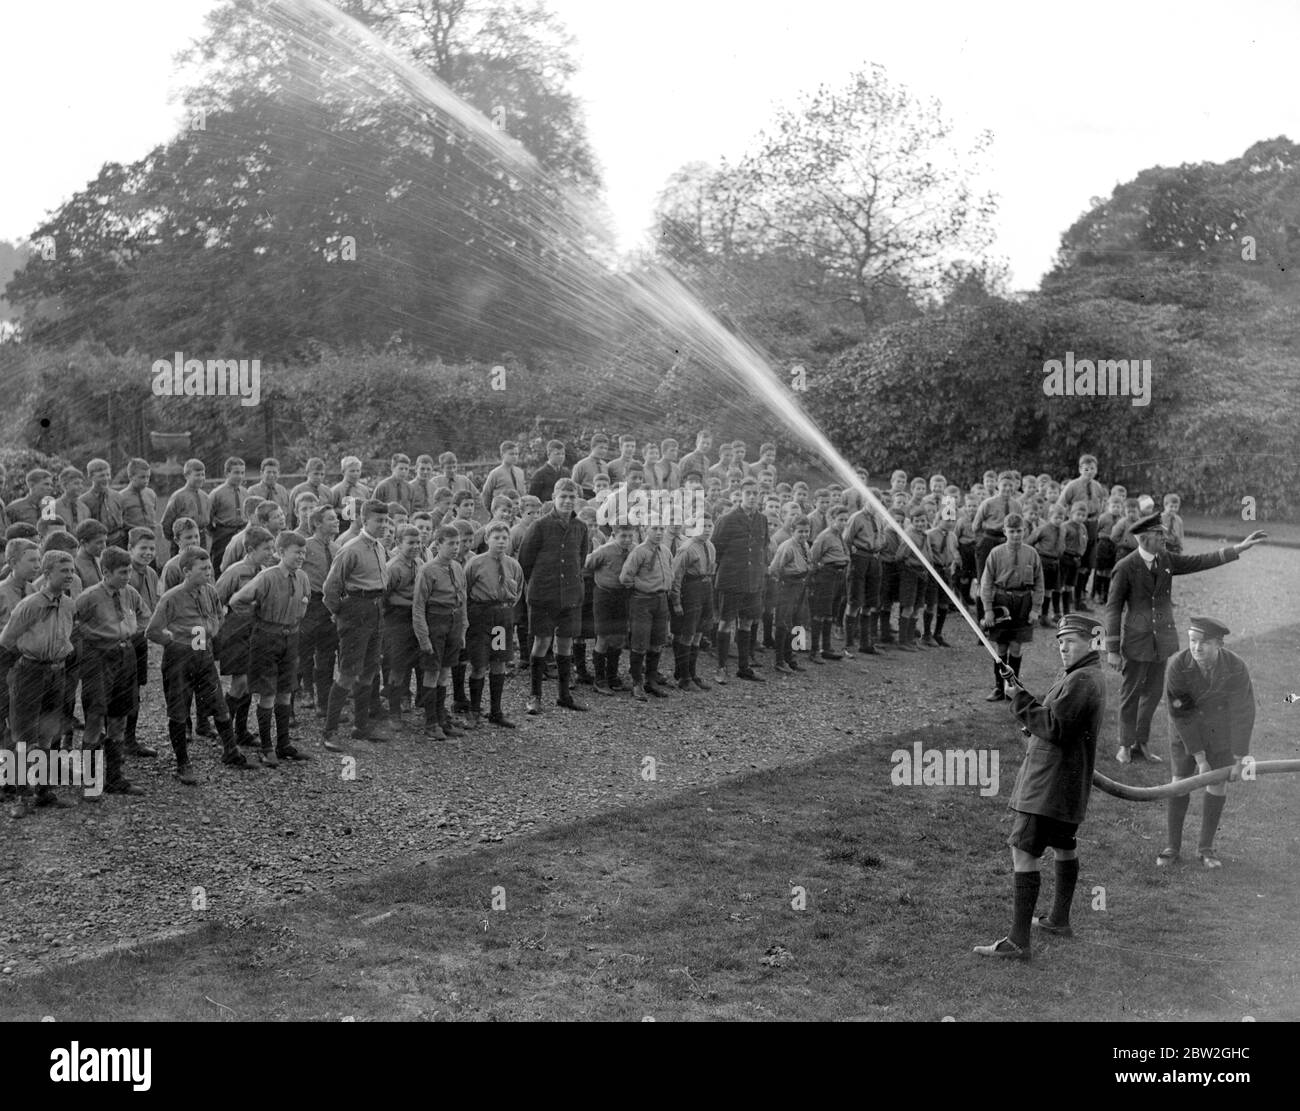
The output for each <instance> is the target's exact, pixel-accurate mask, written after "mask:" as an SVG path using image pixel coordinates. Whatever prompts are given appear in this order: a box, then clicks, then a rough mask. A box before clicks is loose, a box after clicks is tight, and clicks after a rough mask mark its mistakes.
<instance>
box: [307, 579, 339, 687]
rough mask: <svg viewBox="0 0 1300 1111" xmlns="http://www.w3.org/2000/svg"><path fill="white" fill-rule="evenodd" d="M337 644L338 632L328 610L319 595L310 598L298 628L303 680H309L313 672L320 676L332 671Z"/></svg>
mask: <svg viewBox="0 0 1300 1111" xmlns="http://www.w3.org/2000/svg"><path fill="white" fill-rule="evenodd" d="M338 644H339V634H338V631H337V630H336V629H335V628H334V622H333V620H332V619H331V618H330V611H329V610H327V609H326V608H325V603H324V602H322V601H321V600H320V598H319V597H314V598H312V600H311V601H310V602H308V603H307V613H306V614H305V615H304V616H303V619H302V624H301V626H299V629H298V662H299V663H300V664H301V666H302V671H303V677H304V679H305V680H310V679H311V678H312V675H313V673H314V672H319V673H320V675H321V676H322V677H323V676H324V675H325V673H326V672H329V673H333V670H334V650H335V649H336V648H338Z"/></svg>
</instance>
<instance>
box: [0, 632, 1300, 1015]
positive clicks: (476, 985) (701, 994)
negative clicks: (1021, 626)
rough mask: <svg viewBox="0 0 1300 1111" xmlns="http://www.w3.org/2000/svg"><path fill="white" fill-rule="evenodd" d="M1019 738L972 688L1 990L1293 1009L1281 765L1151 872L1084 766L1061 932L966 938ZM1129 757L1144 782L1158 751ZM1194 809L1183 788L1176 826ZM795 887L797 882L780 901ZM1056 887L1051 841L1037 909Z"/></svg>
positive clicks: (519, 1002)
mask: <svg viewBox="0 0 1300 1111" xmlns="http://www.w3.org/2000/svg"><path fill="white" fill-rule="evenodd" d="M1290 635H1291V634H1290V632H1289V630H1284V631H1280V632H1279V633H1278V634H1277V636H1278V638H1279V639H1285V638H1287V637H1289V636H1290ZM1277 647H1278V645H1270V644H1268V643H1264V642H1259V641H1257V642H1255V643H1254V644H1253V646H1252V652H1251V658H1252V661H1259V662H1258V664H1257V666H1256V667H1255V680H1256V685H1257V688H1260V689H1265V690H1266V689H1270V688H1278V687H1280V686H1284V685H1285V682H1284V679H1285V669H1286V664H1285V661H1284V660H1282V658H1281V655H1280V654H1279V653H1278V652H1277V651H1276V650H1275V649H1276V648H1277ZM1270 649H1274V650H1272V651H1270ZM1290 713H1291V707H1288V706H1286V705H1285V704H1281V703H1280V702H1279V701H1278V700H1277V699H1273V698H1268V699H1263V698H1262V699H1261V717H1260V723H1259V726H1258V727H1257V733H1256V736H1257V738H1258V742H1257V744H1256V752H1257V754H1258V755H1259V756H1260V758H1265V757H1267V756H1270V755H1272V756H1284V755H1292V754H1293V750H1294V747H1295V746H1294V742H1292V741H1288V740H1285V739H1284V736H1283V735H1284V732H1285V731H1284V729H1283V728H1282V727H1283V726H1285V725H1289V723H1290V721H1291V720H1293V719H1291V718H1288V717H1287V716H1286V715H1289V714H1290ZM915 741H920V742H921V743H922V745H923V746H924V747H926V748H940V749H945V748H970V747H979V746H981V745H993V746H996V747H997V748H998V750H999V752H1000V757H1001V760H1000V778H1001V783H1000V791H999V794H998V796H997V797H990V798H986V797H981V795H980V793H979V789H978V788H977V787H974V786H972V787H921V786H908V787H902V786H894V785H893V784H892V783H891V781H890V770H891V767H892V765H891V762H890V753H891V752H892V751H893V750H895V749H907V750H910V748H911V745H912V744H913V742H915ZM1020 752H1021V742H1020V740H1019V735H1018V733H1017V731H1016V730H1015V728H1014V727H1013V726H1012V725H1011V723H1010V715H1009V713H1007V711H1006V710H1005V708H1004V707H1002V706H985V705H984V704H982V703H981V704H979V706H978V707H973V708H972V710H971V712H970V713H969V714H966V715H964V716H963V717H962V718H961V719H960V720H954V721H951V722H950V723H948V724H945V725H943V726H940V727H930V728H927V729H922V730H918V731H916V732H915V733H909V734H906V735H896V736H893V737H890V738H887V739H885V740H882V741H878V742H875V743H870V744H865V745H860V746H857V747H855V748H853V749H850V750H848V751H845V752H841V753H837V754H835V755H833V756H830V757H825V758H821V759H818V760H815V761H812V762H809V763H806V764H802V765H798V766H795V767H790V768H784V769H775V770H770V771H762V772H758V773H754V774H750V775H746V776H742V777H738V778H734V779H731V780H728V781H724V782H721V783H719V784H716V785H714V786H713V787H711V788H709V789H700V790H691V791H688V792H685V793H681V794H677V795H675V796H672V797H666V798H665V799H664V800H662V801H659V802H651V803H649V804H648V805H643V806H633V807H628V808H625V809H622V810H619V811H615V812H613V813H609V814H606V815H603V816H601V817H599V818H596V819H592V820H586V821H582V822H576V823H573V824H570V825H565V826H559V827H553V828H551V829H549V830H546V831H543V832H542V833H540V834H537V835H534V836H529V837H526V838H519V839H516V840H512V841H507V842H503V843H500V844H495V845H491V846H488V847H485V848H482V849H480V850H478V851H475V852H473V853H470V854H468V855H465V856H461V857H457V858H453V859H450V860H445V861H442V862H440V863H438V864H436V865H428V864H423V863H414V864H412V865H411V866H409V867H405V868H401V869H395V870H391V871H388V872H386V873H383V874H380V875H377V876H375V877H374V878H372V879H370V880H368V881H366V882H363V883H360V884H357V885H355V886H350V887H344V888H342V889H339V890H338V891H337V892H336V893H334V894H332V895H321V896H317V897H314V898H311V899H308V900H305V901H302V902H299V903H296V904H294V905H292V906H290V907H287V908H284V909H282V910H276V911H271V912H268V913H265V914H260V915H258V916H257V917H256V918H251V919H248V920H243V921H238V922H236V923H234V924H233V925H221V926H216V925H214V926H207V927H202V928H200V929H199V930H198V931H197V932H195V933H192V934H190V935H188V936H185V937H183V938H181V939H177V940H172V941H165V942H160V943H155V944H152V945H149V946H145V947H142V948H140V949H137V950H131V951H124V952H121V953H119V954H115V955H112V956H109V957H104V958H100V959H97V960H94V961H90V962H87V963H83V964H79V965H76V966H72V967H67V968H62V969H59V970H56V971H53V972H50V973H47V974H45V975H41V976H36V977H30V978H24V979H22V980H16V981H11V982H9V983H6V984H4V985H3V987H0V1012H2V1013H4V1014H5V1015H6V1016H8V1017H12V1018H20V1019H31V1018H39V1017H41V1016H42V1015H53V1016H54V1017H55V1018H57V1019H59V1020H60V1021H64V1020H75V1019H92V1020H110V1019H111V1020H132V1019H166V1020H187V1019H228V1020H268V1019H339V1018H343V1017H348V1016H351V1017H353V1018H354V1019H355V1020H357V1021H362V1020H366V1019H393V1018H398V1019H402V1018H405V1019H444V1020H445V1019H498V1020H520V1019H539V1018H541V1019H609V1020H640V1019H642V1018H644V1017H646V1016H651V1017H653V1018H654V1019H656V1020H660V1021H663V1020H674V1019H678V1020H681V1019H795V1020H797V1019H828V1018H834V1019H867V1020H935V1019H939V1018H942V1017H944V1016H952V1017H953V1018H955V1019H956V1020H958V1021H967V1020H991V1019H998V1020H1008V1019H1017V1020H1035V1019H1036V1020H1050V1019H1062V1018H1082V1019H1109V1020H1116V1019H1135V1020H1151V1019H1221V1020H1229V1021H1240V1020H1241V1019H1242V1017H1244V1016H1246V1015H1251V1016H1253V1017H1254V1018H1256V1019H1257V1020H1259V1021H1267V1020H1286V1019H1290V1020H1296V1019H1298V1018H1300V967H1298V966H1297V957H1296V948H1295V936H1296V935H1295V929H1296V923H1297V922H1298V921H1300V883H1298V882H1297V874H1298V873H1300V868H1298V867H1297V865H1298V864H1300V831H1298V830H1297V826H1296V822H1295V814H1296V813H1297V808H1298V807H1300V778H1298V777H1295V776H1272V777H1266V778H1261V780H1260V782H1259V783H1258V784H1256V785H1254V786H1253V787H1252V786H1249V785H1244V784H1243V785H1239V786H1235V787H1234V788H1233V789H1232V790H1231V792H1230V794H1229V804H1228V808H1227V811H1226V813H1225V816H1224V821H1223V826H1222V828H1221V832H1220V837H1219V847H1220V850H1221V852H1222V854H1223V856H1224V857H1225V860H1226V862H1227V863H1226V867H1224V868H1223V869H1222V870H1221V871H1219V872H1217V873H1206V872H1203V871H1200V870H1197V869H1195V868H1193V867H1190V866H1183V867H1182V868H1180V869H1178V870H1176V871H1174V872H1172V873H1169V874H1167V873H1164V872H1157V870H1156V869H1155V867H1154V865H1153V857H1154V854H1155V853H1156V851H1157V850H1158V849H1159V848H1160V847H1161V845H1162V844H1163V840H1164V832H1163V830H1164V819H1163V809H1162V808H1161V807H1160V806H1159V805H1158V804H1157V805H1151V804H1134V803H1126V802H1121V801H1119V800H1116V799H1112V798H1110V797H1108V796H1104V795H1101V794H1094V796H1093V804H1092V809H1091V811H1090V813H1089V818H1088V822H1087V824H1086V825H1085V826H1084V829H1083V837H1082V838H1081V846H1080V847H1081V858H1082V866H1083V872H1082V876H1081V879H1080V884H1079V892H1078V894H1077V896H1076V900H1075V904H1074V922H1075V926H1076V929H1077V931H1078V936H1077V937H1076V938H1075V939H1074V940H1063V939H1049V940H1046V941H1041V942H1039V943H1038V947H1037V949H1036V951H1035V958H1034V961H1033V963H1032V964H1031V965H1029V966H1027V967H1026V966H1020V965H1006V964H1002V963H1000V962H999V963H994V962H987V961H982V960H980V959H979V958H976V957H974V956H973V955H972V954H971V953H970V947H971V945H972V944H974V943H976V942H982V941H989V940H992V939H993V938H995V937H998V936H1000V935H1001V934H1003V933H1005V931H1006V927H1007V925H1008V914H1009V906H1010V865H1009V861H1008V856H1009V854H1008V852H1007V850H1006V848H1005V838H1006V835H1007V832H1008V829H1009V825H1010V812H1009V811H1008V809H1007V807H1006V798H1007V796H1008V794H1009V792H1010V789H1011V785H1012V782H1013V778H1014V774H1015V770H1016V767H1017V766H1018V763H1019V756H1020ZM1106 770H1107V771H1108V773H1110V774H1117V773H1116V770H1115V768H1114V766H1113V765H1112V766H1108V767H1107V768H1106ZM1126 774H1127V775H1129V776H1130V777H1131V778H1132V779H1134V780H1138V781H1141V782H1147V783H1151V782H1157V781H1159V780H1160V779H1162V778H1163V777H1164V775H1165V774H1166V773H1165V771H1164V769H1163V768H1161V769H1155V768H1147V767H1143V768H1141V769H1139V770H1137V771H1130V772H1127V773H1126ZM1198 822H1199V802H1194V803H1193V806H1192V811H1191V814H1190V816H1189V820H1188V836H1189V838H1194V837H1195V835H1196V829H1197V823H1198ZM1192 843H1193V844H1194V841H1193V842H1192ZM794 888H802V889H803V891H804V894H805V899H806V905H805V909H802V910H801V909H795V907H794V906H793V905H792V904H793V903H794V902H796V901H797V900H798V892H796V891H794V890H793V889H794ZM1102 888H1104V892H1102V891H1100V890H1099V889H1102ZM1052 889H1053V880H1052V871H1051V867H1050V865H1048V867H1046V868H1045V870H1044V884H1043V893H1042V897H1041V900H1040V908H1041V909H1046V908H1047V907H1048V906H1049V905H1050V903H1049V900H1050V899H1051V894H1052ZM1103 895H1104V909H1102V896H1103ZM494 896H495V897H496V901H497V905H498V907H499V908H500V909H493V908H492V904H493V900H494Z"/></svg>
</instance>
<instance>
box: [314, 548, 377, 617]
mask: <svg viewBox="0 0 1300 1111" xmlns="http://www.w3.org/2000/svg"><path fill="white" fill-rule="evenodd" d="M387 562H388V560H387V557H386V556H385V554H384V550H383V545H382V544H380V543H379V541H378V540H376V539H375V538H374V537H372V536H371V535H370V534H369V533H368V532H365V531H364V530H363V531H362V532H361V533H360V534H359V535H357V536H354V537H353V538H352V539H351V540H349V541H348V542H347V543H346V544H344V545H343V547H342V548H340V549H339V551H338V553H337V554H336V555H335V556H334V562H333V563H332V564H331V565H330V569H329V574H328V575H326V576H325V589H324V601H325V608H326V609H328V610H329V611H330V613H334V614H337V613H338V611H339V607H340V606H341V605H342V604H343V595H344V594H358V593H360V592H362V591H366V592H369V591H380V590H383V589H384V567H385V565H386V564H387Z"/></svg>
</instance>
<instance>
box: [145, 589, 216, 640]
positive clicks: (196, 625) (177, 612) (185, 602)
mask: <svg viewBox="0 0 1300 1111" xmlns="http://www.w3.org/2000/svg"><path fill="white" fill-rule="evenodd" d="M221 608H222V607H221V599H220V598H218V597H217V591H216V588H215V587H214V586H213V585H212V584H211V583H200V584H199V585H198V586H195V587H190V586H186V585H185V583H181V585H180V586H174V587H172V589H171V590H168V591H166V592H165V593H164V594H163V596H162V597H161V598H159V599H158V608H157V609H156V610H154V611H153V616H152V617H151V618H150V619H149V625H148V627H147V628H146V629H145V635H146V636H147V637H148V638H149V639H150V640H152V641H153V642H154V643H156V644H168V643H170V641H169V640H168V639H167V637H166V636H165V635H164V634H165V633H171V635H172V637H173V638H174V639H175V640H176V641H177V642H178V643H182V644H185V645H187V646H188V645H190V644H191V643H192V641H193V638H194V635H195V632H196V631H197V630H198V629H202V630H203V632H204V635H205V639H206V644H207V648H205V649H204V651H211V650H212V638H213V637H215V636H216V635H217V630H218V629H220V628H221Z"/></svg>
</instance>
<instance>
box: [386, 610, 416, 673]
mask: <svg viewBox="0 0 1300 1111" xmlns="http://www.w3.org/2000/svg"><path fill="white" fill-rule="evenodd" d="M380 644H381V646H382V651H383V657H384V667H385V669H386V670H387V671H388V674H389V675H398V676H401V677H403V678H405V676H406V672H407V669H408V668H412V667H416V666H418V664H419V659H420V642H419V641H417V640H416V639H415V626H413V625H412V624H411V610H410V607H409V606H393V607H392V608H391V609H389V610H388V611H387V612H386V613H385V614H384V619H383V632H382V635H381V638H380Z"/></svg>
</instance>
